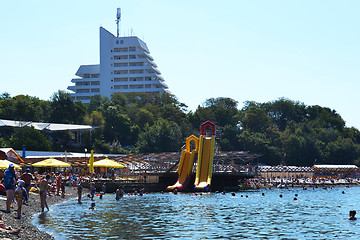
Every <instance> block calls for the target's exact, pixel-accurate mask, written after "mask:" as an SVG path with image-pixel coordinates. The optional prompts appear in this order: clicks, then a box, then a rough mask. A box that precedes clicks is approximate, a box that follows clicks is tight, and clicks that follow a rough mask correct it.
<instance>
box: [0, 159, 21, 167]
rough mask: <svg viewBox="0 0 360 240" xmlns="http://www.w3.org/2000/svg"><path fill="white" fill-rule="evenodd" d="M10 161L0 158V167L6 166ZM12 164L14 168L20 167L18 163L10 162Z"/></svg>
mask: <svg viewBox="0 0 360 240" xmlns="http://www.w3.org/2000/svg"><path fill="white" fill-rule="evenodd" d="M10 163H12V162H10V161H9V160H0V169H6V168H8V167H9V164H10ZM12 164H14V168H20V166H19V165H17V164H15V163H12Z"/></svg>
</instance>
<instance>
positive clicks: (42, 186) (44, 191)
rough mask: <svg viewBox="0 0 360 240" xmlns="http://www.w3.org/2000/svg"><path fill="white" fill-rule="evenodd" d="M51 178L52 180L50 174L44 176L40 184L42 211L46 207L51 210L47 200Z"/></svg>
mask: <svg viewBox="0 0 360 240" xmlns="http://www.w3.org/2000/svg"><path fill="white" fill-rule="evenodd" d="M49 180H50V175H46V177H45V178H43V179H42V180H41V182H40V184H39V188H40V204H41V212H44V208H45V207H46V208H47V210H48V211H49V207H48V205H47V202H46V195H47V191H48V188H49V184H48V182H49Z"/></svg>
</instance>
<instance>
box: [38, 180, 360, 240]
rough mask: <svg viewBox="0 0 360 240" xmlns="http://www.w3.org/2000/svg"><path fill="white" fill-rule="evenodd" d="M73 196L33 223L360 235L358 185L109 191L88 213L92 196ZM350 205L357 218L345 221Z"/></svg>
mask: <svg viewBox="0 0 360 240" xmlns="http://www.w3.org/2000/svg"><path fill="white" fill-rule="evenodd" d="M342 191H344V192H345V194H342ZM261 193H265V196H262V195H261ZM280 193H281V194H283V198H279V194H280ZM241 194H242V195H244V196H243V197H241ZM295 194H298V195H299V196H298V201H294V200H293V198H294V196H295ZM246 195H248V197H247V198H246V197H245V196H246ZM76 201H77V200H70V201H68V202H66V203H63V204H59V205H56V206H53V207H51V211H50V212H47V213H45V214H42V215H40V216H39V215H38V216H35V219H34V223H35V224H36V225H37V226H39V227H40V228H42V229H44V230H46V231H48V232H51V233H52V234H53V235H54V236H55V237H56V239H175V238H181V239H243V238H248V239H359V234H360V187H352V188H342V187H338V188H334V189H328V190H323V189H315V190H313V189H310V190H306V191H304V190H302V189H290V190H283V189H273V190H260V191H253V192H238V193H236V196H235V197H233V196H231V194H230V193H227V194H226V195H222V194H219V193H211V194H207V195H203V196H193V195H192V194H190V193H187V194H178V195H174V194H169V193H166V194H160V193H151V194H146V195H144V196H142V197H140V196H126V197H124V198H123V199H121V200H120V201H116V200H115V196H114V195H113V194H107V195H105V196H104V197H103V200H100V199H98V198H97V199H96V200H95V203H96V209H95V210H94V211H90V210H88V208H89V206H90V203H91V201H90V200H89V199H86V198H85V199H84V203H83V204H82V205H78V204H76ZM351 209H355V210H357V212H358V214H359V216H357V217H359V220H357V221H348V220H346V219H347V218H348V213H349V210H351Z"/></svg>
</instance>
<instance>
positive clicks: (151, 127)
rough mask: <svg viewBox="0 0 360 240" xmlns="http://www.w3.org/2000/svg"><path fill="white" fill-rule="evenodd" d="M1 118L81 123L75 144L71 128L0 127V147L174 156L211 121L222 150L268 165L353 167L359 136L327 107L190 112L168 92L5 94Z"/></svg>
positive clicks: (227, 105) (279, 105) (217, 102)
mask: <svg viewBox="0 0 360 240" xmlns="http://www.w3.org/2000/svg"><path fill="white" fill-rule="evenodd" d="M0 119H11V120H18V121H34V122H50V123H69V124H88V125H92V126H96V127H97V128H96V129H94V130H93V131H92V132H91V133H90V132H83V133H82V138H81V139H82V141H81V144H79V142H78V141H76V139H77V136H76V133H74V132H71V131H58V132H49V131H38V130H35V129H33V128H30V127H25V128H11V127H1V128H0V147H12V148H14V149H22V146H26V148H27V149H28V150H38V151H77V152H83V150H84V148H88V149H94V150H95V151H96V152H102V153H151V152H154V153H156V152H174V151H180V148H181V146H182V145H183V144H184V142H185V141H184V140H185V139H186V138H187V137H188V136H190V135H192V134H194V135H196V136H197V135H199V130H200V129H199V128H200V125H201V123H203V122H205V121H207V120H209V121H212V122H214V123H215V124H216V127H217V130H220V132H221V135H220V138H219V140H218V144H219V147H220V149H221V150H223V151H249V152H253V153H259V154H262V155H263V156H262V157H261V158H260V161H261V162H263V163H265V164H269V165H279V164H284V165H297V166H311V165H313V164H359V163H360V133H359V130H358V129H356V128H348V127H346V126H345V121H344V120H343V119H342V118H341V116H340V115H339V114H338V113H337V112H336V111H335V110H332V109H329V108H326V107H321V106H306V105H305V104H303V103H301V102H298V101H292V100H289V99H286V98H280V99H277V100H274V101H270V102H266V103H258V102H253V101H247V102H245V103H244V106H243V107H242V108H241V109H239V108H238V102H237V101H235V100H234V99H231V98H225V97H220V98H210V99H207V100H206V101H205V102H204V103H202V104H201V105H199V106H198V107H197V109H196V110H195V111H188V110H187V106H186V105H185V104H184V103H181V102H179V101H178V100H177V98H176V97H175V96H174V95H172V94H168V93H163V94H158V93H126V94H124V93H115V94H113V95H112V96H111V98H108V97H102V96H100V95H96V96H94V97H92V98H91V100H90V103H89V104H83V103H82V102H74V101H73V100H72V98H71V96H70V94H69V93H66V92H64V91H58V92H56V93H54V94H53V95H52V96H51V98H50V100H48V101H46V100H40V99H39V98H37V97H32V96H28V95H26V96H25V95H18V96H15V97H11V96H10V95H9V94H8V93H3V94H1V95H0Z"/></svg>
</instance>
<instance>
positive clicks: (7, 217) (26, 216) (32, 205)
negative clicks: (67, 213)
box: [0, 187, 77, 240]
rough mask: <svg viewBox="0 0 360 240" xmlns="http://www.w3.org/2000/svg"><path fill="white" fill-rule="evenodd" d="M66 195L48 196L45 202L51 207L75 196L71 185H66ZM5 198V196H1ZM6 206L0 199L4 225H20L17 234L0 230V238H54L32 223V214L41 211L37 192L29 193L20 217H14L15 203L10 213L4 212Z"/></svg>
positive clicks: (0, 211)
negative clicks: (27, 201)
mask: <svg viewBox="0 0 360 240" xmlns="http://www.w3.org/2000/svg"><path fill="white" fill-rule="evenodd" d="M65 192H66V195H65V197H64V198H61V197H60V196H54V195H52V196H50V197H49V196H48V198H47V203H48V205H49V207H50V209H51V206H52V205H54V204H57V203H61V202H64V201H66V200H69V199H71V198H75V197H77V193H76V190H75V189H73V187H66V191H65ZM2 197H4V198H5V196H2ZM5 208H6V201H5V200H0V213H1V214H2V216H3V220H4V222H5V225H6V226H12V227H13V228H19V227H21V231H20V234H19V235H13V234H8V233H2V232H0V240H2V239H54V238H53V237H52V236H50V235H49V234H47V233H46V232H42V231H40V230H39V229H38V228H36V227H35V226H34V225H33V224H32V221H33V216H34V215H35V214H36V213H39V212H40V211H41V207H40V197H39V195H38V194H33V193H30V199H29V203H28V205H23V207H22V218H21V219H16V216H17V215H16V214H17V213H16V209H17V206H16V204H15V205H14V208H13V209H12V210H11V212H10V213H4V210H5Z"/></svg>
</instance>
